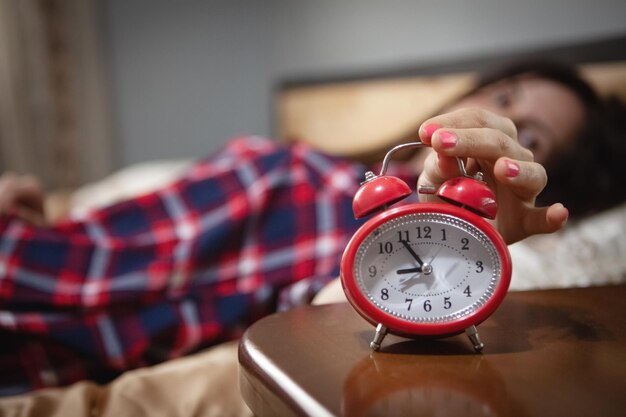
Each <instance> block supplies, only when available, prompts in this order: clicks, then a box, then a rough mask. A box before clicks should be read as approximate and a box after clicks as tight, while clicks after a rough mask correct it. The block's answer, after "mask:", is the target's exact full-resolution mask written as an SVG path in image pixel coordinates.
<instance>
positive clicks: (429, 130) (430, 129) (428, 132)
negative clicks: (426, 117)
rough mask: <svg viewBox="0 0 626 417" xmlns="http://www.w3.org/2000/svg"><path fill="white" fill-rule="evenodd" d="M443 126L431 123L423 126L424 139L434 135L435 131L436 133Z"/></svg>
mask: <svg viewBox="0 0 626 417" xmlns="http://www.w3.org/2000/svg"><path fill="white" fill-rule="evenodd" d="M440 128H441V126H439V125H437V124H434V123H431V124H427V125H425V126H423V127H422V133H423V135H422V137H423V138H424V139H431V138H432V136H433V133H435V131H436V130H438V129H440Z"/></svg>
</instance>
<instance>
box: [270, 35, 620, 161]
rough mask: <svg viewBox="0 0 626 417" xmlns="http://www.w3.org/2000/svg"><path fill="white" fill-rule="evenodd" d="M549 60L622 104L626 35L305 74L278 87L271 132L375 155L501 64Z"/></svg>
mask: <svg viewBox="0 0 626 417" xmlns="http://www.w3.org/2000/svg"><path fill="white" fill-rule="evenodd" d="M544 57H549V58H551V59H554V60H558V61H561V62H565V63H571V64H576V65H578V66H579V67H580V69H581V73H582V74H583V76H584V77H586V78H587V79H588V80H589V81H590V82H591V83H592V84H593V85H594V86H595V87H596V89H597V90H598V91H599V92H600V93H601V94H603V95H608V94H614V95H617V96H620V97H622V98H623V99H624V100H626V35H624V36H619V37H614V38H610V39H603V40H596V41H590V42H585V43H577V44H570V45H560V46H554V47H549V48H544V49H541V50H533V51H521V52H516V53H508V54H497V55H489V56H483V57H479V58H476V59H473V60H471V61H453V62H446V63H440V64H437V65H429V66H415V67H411V68H400V69H395V70H390V71H381V72H374V73H355V74H340V75H337V76H330V77H329V76H324V77H316V76H304V77H296V78H290V79H286V80H282V81H281V82H279V83H278V85H277V86H276V89H275V95H274V97H275V120H274V123H275V131H276V134H277V135H278V137H281V138H283V139H285V140H288V141H303V142H307V143H309V144H311V145H312V146H314V147H316V148H318V149H321V150H323V151H325V152H327V153H330V154H340V155H347V156H350V157H353V158H356V159H361V160H368V159H372V158H377V157H378V155H379V154H380V152H381V151H383V150H384V149H387V148H388V147H390V146H391V145H392V144H393V143H396V142H398V141H399V140H401V138H403V137H407V136H408V135H409V134H411V133H413V132H415V131H416V129H417V127H418V126H419V124H420V123H421V121H423V120H424V119H425V118H427V117H428V116H430V115H432V114H433V112H436V111H437V110H438V109H440V108H441V107H442V106H443V105H445V104H446V103H449V102H450V101H451V100H453V99H454V98H455V97H458V96H460V95H462V94H464V93H465V92H467V91H468V90H469V89H470V88H472V86H473V84H474V82H475V79H476V74H477V73H479V72H481V71H484V70H486V69H489V68H495V67H497V66H499V65H502V64H503V63H505V62H511V61H519V60H525V59H537V58H544Z"/></svg>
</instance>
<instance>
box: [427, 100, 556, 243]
mask: <svg viewBox="0 0 626 417" xmlns="http://www.w3.org/2000/svg"><path fill="white" fill-rule="evenodd" d="M419 135H420V139H421V140H422V141H423V142H424V143H427V144H431V145H432V148H433V149H434V150H435V152H431V153H430V155H429V156H428V157H427V159H426V162H425V164H424V170H423V172H422V174H421V175H420V177H419V180H418V185H419V186H424V185H426V186H434V187H435V188H438V187H439V186H440V185H441V184H442V183H443V182H444V181H446V180H447V179H449V178H453V177H457V176H459V174H460V172H459V166H458V163H457V160H456V157H461V158H464V159H466V160H467V162H466V171H467V172H468V173H469V174H474V173H475V172H476V171H481V172H482V173H483V175H484V180H485V181H486V182H487V184H488V185H489V187H490V188H491V189H492V190H493V191H494V192H495V194H496V201H497V202H498V214H497V216H496V219H495V223H494V225H495V227H496V228H497V229H498V231H499V232H500V234H501V235H502V237H503V238H504V240H505V241H506V242H507V243H508V244H511V243H514V242H517V241H519V240H522V239H524V238H526V237H528V236H530V235H533V234H538V233H550V232H554V231H556V230H558V229H560V228H561V227H562V226H563V225H564V224H565V223H566V222H567V217H568V211H567V209H566V208H565V207H564V206H563V205H562V204H560V203H556V204H553V205H552V206H550V207H535V198H536V197H537V195H538V194H539V193H540V192H541V190H543V188H544V187H545V185H546V183H547V175H546V171H545V169H544V168H543V166H541V165H539V164H538V163H535V162H533V155H532V152H530V151H529V150H527V149H525V148H523V147H522V146H521V145H520V144H519V143H518V141H517V130H516V128H515V125H514V124H513V122H512V121H511V120H509V119H507V118H504V117H500V116H498V115H496V114H494V113H491V112H488V111H486V110H482V109H461V110H457V111H454V112H451V113H448V114H443V115H440V116H436V117H433V118H431V119H429V120H427V121H426V122H424V123H423V124H422V126H421V127H420V130H419ZM468 158H469V159H468ZM421 198H422V199H423V196H422V197H421Z"/></svg>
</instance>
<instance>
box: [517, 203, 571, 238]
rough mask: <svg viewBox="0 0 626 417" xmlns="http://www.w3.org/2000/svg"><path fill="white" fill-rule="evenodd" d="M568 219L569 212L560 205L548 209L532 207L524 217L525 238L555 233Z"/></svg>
mask: <svg viewBox="0 0 626 417" xmlns="http://www.w3.org/2000/svg"><path fill="white" fill-rule="evenodd" d="M568 217H569V211H568V210H567V208H565V206H563V204H561V203H556V204H553V205H551V206H549V207H533V208H531V209H530V211H529V212H528V213H527V215H526V216H525V217H524V231H525V232H526V234H527V236H530V235H534V234H540V233H552V232H556V231H557V230H559V229H561V228H562V227H563V226H565V224H566V223H567V219H568Z"/></svg>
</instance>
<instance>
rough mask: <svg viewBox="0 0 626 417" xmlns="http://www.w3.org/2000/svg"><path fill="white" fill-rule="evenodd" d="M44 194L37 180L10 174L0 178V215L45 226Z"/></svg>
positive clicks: (27, 176) (32, 177)
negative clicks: (15, 217)
mask: <svg viewBox="0 0 626 417" xmlns="http://www.w3.org/2000/svg"><path fill="white" fill-rule="evenodd" d="M44 198H45V195H44V192H43V190H42V187H41V184H40V182H39V180H37V178H35V177H34V176H32V175H18V174H15V173H12V172H8V173H5V174H2V176H0V215H15V216H17V217H19V218H21V219H22V220H24V221H27V222H29V223H32V224H35V225H39V226H42V225H45V224H46V216H45V213H44Z"/></svg>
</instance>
